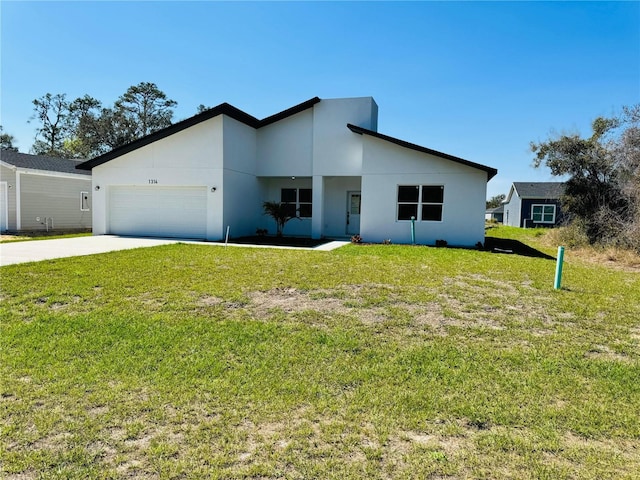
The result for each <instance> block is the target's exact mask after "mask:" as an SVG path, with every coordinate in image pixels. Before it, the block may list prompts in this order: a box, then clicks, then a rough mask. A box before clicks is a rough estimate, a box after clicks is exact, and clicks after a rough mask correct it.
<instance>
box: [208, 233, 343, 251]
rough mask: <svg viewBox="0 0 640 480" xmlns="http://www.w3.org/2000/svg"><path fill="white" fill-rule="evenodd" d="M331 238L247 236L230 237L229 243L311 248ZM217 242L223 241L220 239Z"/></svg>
mask: <svg viewBox="0 0 640 480" xmlns="http://www.w3.org/2000/svg"><path fill="white" fill-rule="evenodd" d="M331 241H332V240H331V239H327V238H322V239H313V238H303V237H269V236H257V235H256V236H249V237H239V238H230V239H229V243H239V244H242V245H272V246H276V247H306V248H313V247H317V246H319V245H323V244H325V243H329V242H331ZM219 243H224V241H220V242H219Z"/></svg>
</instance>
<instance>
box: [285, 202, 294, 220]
mask: <svg viewBox="0 0 640 480" xmlns="http://www.w3.org/2000/svg"><path fill="white" fill-rule="evenodd" d="M284 211H285V212H286V213H287V216H289V217H295V216H296V204H295V203H285V204H284Z"/></svg>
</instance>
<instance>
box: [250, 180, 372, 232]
mask: <svg viewBox="0 0 640 480" xmlns="http://www.w3.org/2000/svg"><path fill="white" fill-rule="evenodd" d="M259 182H260V186H261V192H262V195H261V198H262V199H261V203H260V207H261V208H262V203H263V202H267V201H272V202H286V203H290V204H291V205H292V210H293V209H295V211H296V212H297V216H298V218H297V219H294V220H290V221H289V222H287V224H286V225H285V227H284V230H283V234H284V235H286V236H300V237H311V238H316V239H319V238H349V237H351V236H352V235H356V234H358V233H360V205H361V193H360V192H361V184H362V181H361V177H342V176H321V175H316V176H312V177H294V176H292V177H260V178H259ZM294 205H295V207H293V206H294ZM259 224H260V226H259V228H261V229H266V230H267V231H268V233H269V234H270V235H271V234H274V233H275V223H274V221H273V219H272V218H270V217H268V216H266V215H262V216H261V220H260V222H259Z"/></svg>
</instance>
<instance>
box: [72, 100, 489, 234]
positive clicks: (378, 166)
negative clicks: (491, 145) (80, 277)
mask: <svg viewBox="0 0 640 480" xmlns="http://www.w3.org/2000/svg"><path fill="white" fill-rule="evenodd" d="M377 125H378V106H377V105H376V103H375V101H374V100H373V98H371V97H364V98H344V99H329V100H320V99H319V98H317V97H316V98H312V99H311V100H308V101H306V102H304V103H301V104H299V105H296V106H294V107H292V108H289V109H288V110H285V111H283V112H280V113H278V114H276V115H273V116H270V117H267V118H265V119H262V120H258V119H256V118H254V117H252V116H251V115H248V114H247V113H245V112H243V111H241V110H238V109H237V108H235V107H233V106H231V105H229V104H226V103H224V104H221V105H219V106H217V107H214V108H212V109H210V110H207V111H205V112H202V113H200V114H198V115H195V116H194V117H191V118H189V119H187V120H184V121H181V122H179V123H176V124H174V125H171V126H170V127H167V128H165V129H163V130H160V131H158V132H155V133H153V134H151V135H148V136H146V137H144V138H141V139H139V140H137V141H135V142H133V143H130V144H128V145H125V146H123V147H120V148H117V149H115V150H113V151H112V152H109V153H107V154H104V155H102V156H100V157H96V158H94V159H92V160H89V161H87V162H85V163H83V164H81V165H79V166H78V168H81V169H86V170H91V171H92V173H93V231H94V234H97V235H99V234H106V233H109V234H120V235H146V236H170V237H184V238H202V239H208V240H219V239H222V238H224V236H225V232H226V229H227V227H229V230H230V234H231V236H232V237H240V236H247V235H253V234H255V232H256V230H257V229H268V231H269V233H271V234H273V233H275V222H274V221H273V219H271V218H270V217H268V216H265V215H264V214H263V208H262V204H263V202H265V201H282V202H288V203H290V204H291V205H292V209H293V208H294V207H293V206H295V210H296V211H297V212H298V217H299V219H298V220H291V221H289V222H288V223H287V224H286V226H285V229H284V234H285V235H296V236H311V237H312V238H323V237H328V238H340V237H348V236H351V235H355V234H360V235H361V236H362V238H363V240H364V241H370V242H380V241H383V240H385V239H391V241H392V242H394V243H410V242H411V217H412V216H414V217H416V221H415V235H416V242H417V243H422V244H433V243H435V241H436V240H445V241H447V243H448V244H449V245H469V246H471V245H476V244H477V243H478V242H481V243H482V242H484V210H485V197H486V184H487V181H488V180H489V179H491V178H492V177H493V176H494V175H496V173H497V171H496V170H495V169H493V168H490V167H487V166H483V165H480V164H477V163H473V162H470V161H467V160H463V159H461V158H457V157H454V156H451V155H447V154H444V153H440V152H436V151H434V150H430V149H428V148H424V147H420V146H418V145H414V144H411V143H408V142H404V141H402V140H398V139H396V138H392V137H389V136H386V135H382V134H380V133H378V132H377Z"/></svg>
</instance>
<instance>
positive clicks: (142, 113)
mask: <svg viewBox="0 0 640 480" xmlns="http://www.w3.org/2000/svg"><path fill="white" fill-rule="evenodd" d="M177 104H178V103H177V102H176V101H175V100H171V99H169V98H168V97H167V95H166V94H165V93H164V92H163V91H161V90H160V89H159V88H158V87H157V85H156V84H155V83H151V82H141V83H139V84H138V85H133V86H131V87H129V88H128V89H127V90H126V91H125V92H124V93H123V94H122V95H121V96H120V97H118V99H117V100H116V101H115V102H114V103H113V105H112V106H105V105H103V104H102V102H101V101H100V100H98V99H96V98H94V97H92V96H90V95H84V96H82V97H79V98H76V99H73V100H70V99H68V98H67V95H66V94H64V93H57V94H51V93H47V94H45V95H43V96H41V97H39V98H36V99H35V100H33V115H32V116H31V118H30V120H29V122H34V123H35V124H36V137H35V141H34V143H33V146H32V148H31V152H32V153H34V154H36V155H49V156H53V157H62V158H83V159H88V158H92V157H96V156H98V155H101V154H103V153H106V152H108V151H111V150H113V149H114V148H117V147H120V146H122V145H125V144H127V143H130V142H132V141H134V140H136V139H138V138H140V137H143V136H145V135H148V134H150V133H153V132H155V131H157V130H160V129H162V128H165V127H168V126H169V125H171V123H172V119H173V113H174V110H173V109H174V108H175V107H176V105H177ZM1 128H2V127H0V134H1V137H0V141H1V145H2V148H3V149H13V150H16V148H15V146H14V145H13V142H14V141H15V139H14V137H13V136H12V135H10V134H8V133H5V132H3V131H2V130H1Z"/></svg>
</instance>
